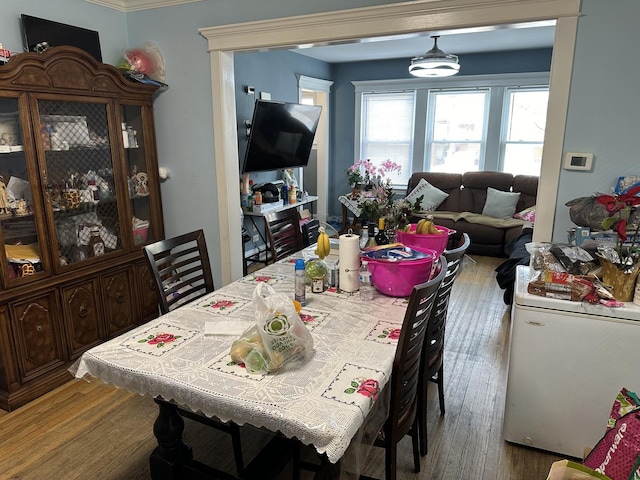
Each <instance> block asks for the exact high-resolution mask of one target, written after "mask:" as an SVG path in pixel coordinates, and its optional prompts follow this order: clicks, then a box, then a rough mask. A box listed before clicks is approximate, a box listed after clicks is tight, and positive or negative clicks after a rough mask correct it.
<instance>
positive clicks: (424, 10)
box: [198, 0, 580, 51]
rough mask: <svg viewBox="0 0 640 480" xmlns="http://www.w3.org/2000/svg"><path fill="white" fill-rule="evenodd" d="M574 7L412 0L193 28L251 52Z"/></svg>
mask: <svg viewBox="0 0 640 480" xmlns="http://www.w3.org/2000/svg"><path fill="white" fill-rule="evenodd" d="M579 8H580V0H413V1H409V2H401V3H391V4H383V5H376V6H371V7H362V8H353V9H344V10H338V11H331V12H321V13H312V14H308V15H298V16H293V17H284V18H276V19H269V20H257V21H251V22H242V23H236V24H225V25H217V26H215V27H205V28H200V29H198V31H199V32H200V34H201V35H202V36H203V37H205V38H206V39H207V40H208V44H209V50H210V51H212V50H219V51H252V50H256V49H265V48H275V47H286V48H291V47H296V46H299V45H309V44H310V43H311V44H314V45H326V44H329V43H331V42H333V43H338V42H341V41H351V40H353V39H358V38H366V37H372V36H384V35H397V34H405V33H416V32H424V31H429V30H430V29H433V28H436V27H437V26H438V25H447V26H448V28H470V27H477V26H485V25H499V24H509V23H525V22H529V21H539V20H541V19H542V20H553V19H558V18H563V17H573V16H575V15H577V14H578V12H579ZM347 25H348V28H345V26H347ZM258 38H259V39H260V40H259V41H258V40H257V39H258Z"/></svg>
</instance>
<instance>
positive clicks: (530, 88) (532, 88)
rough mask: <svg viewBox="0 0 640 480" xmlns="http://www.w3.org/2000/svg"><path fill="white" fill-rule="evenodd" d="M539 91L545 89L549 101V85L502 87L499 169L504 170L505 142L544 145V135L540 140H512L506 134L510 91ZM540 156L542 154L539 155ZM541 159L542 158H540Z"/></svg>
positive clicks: (507, 130) (507, 131)
mask: <svg viewBox="0 0 640 480" xmlns="http://www.w3.org/2000/svg"><path fill="white" fill-rule="evenodd" d="M540 91H546V92H547V102H548V101H549V98H548V94H549V87H548V86H547V87H544V86H530V85H518V86H515V87H504V93H503V104H502V120H501V125H500V127H501V128H500V157H499V158H500V163H499V167H500V171H504V168H505V163H506V151H507V144H512V145H540V147H541V148H542V147H543V146H544V135H543V138H542V140H541V141H532V140H519V141H513V140H508V139H507V137H508V134H509V126H510V124H509V116H510V111H511V108H510V106H511V100H510V96H511V93H512V92H540ZM547 110H548V103H547ZM545 128H546V122H545ZM541 157H542V155H541ZM541 159H542V158H541Z"/></svg>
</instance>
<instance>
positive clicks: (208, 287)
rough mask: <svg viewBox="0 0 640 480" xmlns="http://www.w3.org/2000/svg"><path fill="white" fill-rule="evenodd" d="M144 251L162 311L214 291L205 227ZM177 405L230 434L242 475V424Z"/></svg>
mask: <svg viewBox="0 0 640 480" xmlns="http://www.w3.org/2000/svg"><path fill="white" fill-rule="evenodd" d="M144 253H145V256H146V258H147V263H148V264H149V268H150V271H151V273H152V274H153V277H154V279H155V283H156V288H157V292H158V299H159V307H160V312H161V313H162V314H166V313H168V312H169V311H171V310H174V309H175V308H178V307H179V306H181V305H184V304H185V303H188V302H190V301H192V300H195V299H197V298H200V297H202V296H203V295H205V294H207V293H210V292H213V290H214V285H213V276H212V274H211V264H210V263H209V254H208V252H207V243H206V241H205V238H204V232H203V231H202V230H196V231H193V232H190V233H185V234H184V235H179V236H177V237H173V238H168V239H165V240H160V241H158V242H155V243H152V244H150V245H146V246H145V247H144ZM158 401H160V402H162V401H164V400H161V399H158ZM177 408H178V411H179V412H180V414H181V415H182V416H184V417H187V418H190V419H192V420H195V421H197V422H199V423H203V424H205V425H208V426H210V427H213V428H216V429H218V430H222V431H224V432H227V433H229V434H230V435H231V442H232V445H233V454H234V459H235V463H236V469H237V472H238V474H239V475H241V474H242V473H243V472H244V461H243V459H242V445H241V442H240V427H238V425H236V424H235V423H224V422H221V421H219V420H218V419H216V418H209V417H205V416H202V415H198V414H197V413H195V412H192V411H191V410H187V409H184V408H180V407H177Z"/></svg>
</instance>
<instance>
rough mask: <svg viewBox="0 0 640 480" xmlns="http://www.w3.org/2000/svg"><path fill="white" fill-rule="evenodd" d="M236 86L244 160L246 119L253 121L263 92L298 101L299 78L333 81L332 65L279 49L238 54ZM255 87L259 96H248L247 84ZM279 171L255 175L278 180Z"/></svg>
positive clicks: (256, 178)
mask: <svg viewBox="0 0 640 480" xmlns="http://www.w3.org/2000/svg"><path fill="white" fill-rule="evenodd" d="M234 66H235V68H234V74H235V85H236V114H237V116H238V155H239V157H240V163H242V160H243V159H244V155H245V151H246V146H247V137H246V130H245V126H244V121H245V120H249V121H250V120H251V117H252V115H253V105H254V102H255V100H256V99H257V98H260V93H261V92H267V93H270V94H271V99H272V100H278V101H282V102H292V103H297V102H298V101H299V100H298V77H297V76H296V75H306V76H308V77H313V78H322V79H325V80H329V79H330V78H331V66H330V65H329V64H328V63H326V62H322V61H320V60H316V59H314V58H309V57H305V56H303V55H297V54H295V53H291V52H289V51H288V50H278V51H272V52H261V53H239V54H236V55H235V56H234ZM246 85H250V86H252V87H254V88H255V95H247V94H246V93H245V92H244V87H245V86H246ZM277 175H278V172H263V173H254V174H252V175H251V178H252V179H253V180H254V182H255V183H256V184H258V183H264V182H268V181H271V180H275V179H277V178H278V177H277Z"/></svg>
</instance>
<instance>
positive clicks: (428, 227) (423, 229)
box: [416, 218, 442, 234]
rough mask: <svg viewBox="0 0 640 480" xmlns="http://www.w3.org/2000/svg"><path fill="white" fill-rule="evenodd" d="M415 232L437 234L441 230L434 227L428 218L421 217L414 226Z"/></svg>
mask: <svg viewBox="0 0 640 480" xmlns="http://www.w3.org/2000/svg"><path fill="white" fill-rule="evenodd" d="M416 233H421V234H434V233H435V234H439V233H442V232H441V231H440V230H438V229H437V228H436V226H435V224H434V223H433V220H430V219H428V218H423V219H421V220H420V221H419V222H418V225H417V226H416Z"/></svg>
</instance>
